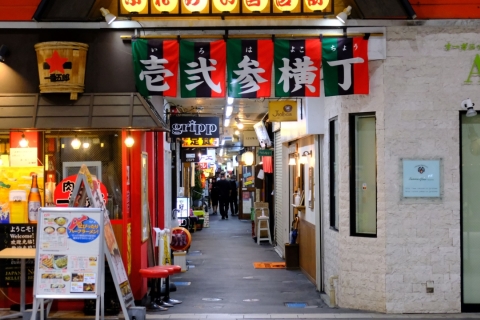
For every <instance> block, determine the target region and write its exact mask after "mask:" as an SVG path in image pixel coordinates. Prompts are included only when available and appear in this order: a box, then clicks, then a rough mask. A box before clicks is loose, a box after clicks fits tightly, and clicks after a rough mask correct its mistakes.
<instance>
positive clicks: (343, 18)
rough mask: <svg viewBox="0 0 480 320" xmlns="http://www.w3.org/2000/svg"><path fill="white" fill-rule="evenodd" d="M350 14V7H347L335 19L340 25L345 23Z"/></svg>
mask: <svg viewBox="0 0 480 320" xmlns="http://www.w3.org/2000/svg"><path fill="white" fill-rule="evenodd" d="M350 13H352V7H351V6H348V7H346V8H345V9H344V10H343V11H342V12H340V13H339V14H338V15H337V19H338V20H340V21H341V22H342V23H346V22H347V19H348V16H349V15H350Z"/></svg>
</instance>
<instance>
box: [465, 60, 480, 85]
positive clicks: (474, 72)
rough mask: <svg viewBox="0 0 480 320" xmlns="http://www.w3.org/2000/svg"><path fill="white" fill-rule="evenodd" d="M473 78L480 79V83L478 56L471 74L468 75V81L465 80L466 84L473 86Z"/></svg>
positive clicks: (479, 61)
mask: <svg viewBox="0 0 480 320" xmlns="http://www.w3.org/2000/svg"><path fill="white" fill-rule="evenodd" d="M472 77H478V78H479V82H480V56H479V55H478V54H477V55H475V59H474V60H473V64H472V67H471V68H470V73H469V74H468V78H467V80H465V84H472V80H471V79H472Z"/></svg>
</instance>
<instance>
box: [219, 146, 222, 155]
mask: <svg viewBox="0 0 480 320" xmlns="http://www.w3.org/2000/svg"><path fill="white" fill-rule="evenodd" d="M219 155H220V157H222V156H223V148H222V149H220V153H219Z"/></svg>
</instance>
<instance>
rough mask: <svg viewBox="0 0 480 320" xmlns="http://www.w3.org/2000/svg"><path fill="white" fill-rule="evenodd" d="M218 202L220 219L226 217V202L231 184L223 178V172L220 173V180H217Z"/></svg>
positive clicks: (228, 199)
mask: <svg viewBox="0 0 480 320" xmlns="http://www.w3.org/2000/svg"><path fill="white" fill-rule="evenodd" d="M217 190H218V202H219V203H220V214H221V215H222V220H225V219H228V204H229V202H230V194H231V185H230V181H228V180H226V179H225V173H224V172H222V173H220V180H218V181H217Z"/></svg>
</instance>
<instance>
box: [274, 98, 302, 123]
mask: <svg viewBox="0 0 480 320" xmlns="http://www.w3.org/2000/svg"><path fill="white" fill-rule="evenodd" d="M268 118H269V120H270V121H273V122H284V121H297V101H295V100H288V101H270V102H269V103H268Z"/></svg>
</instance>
